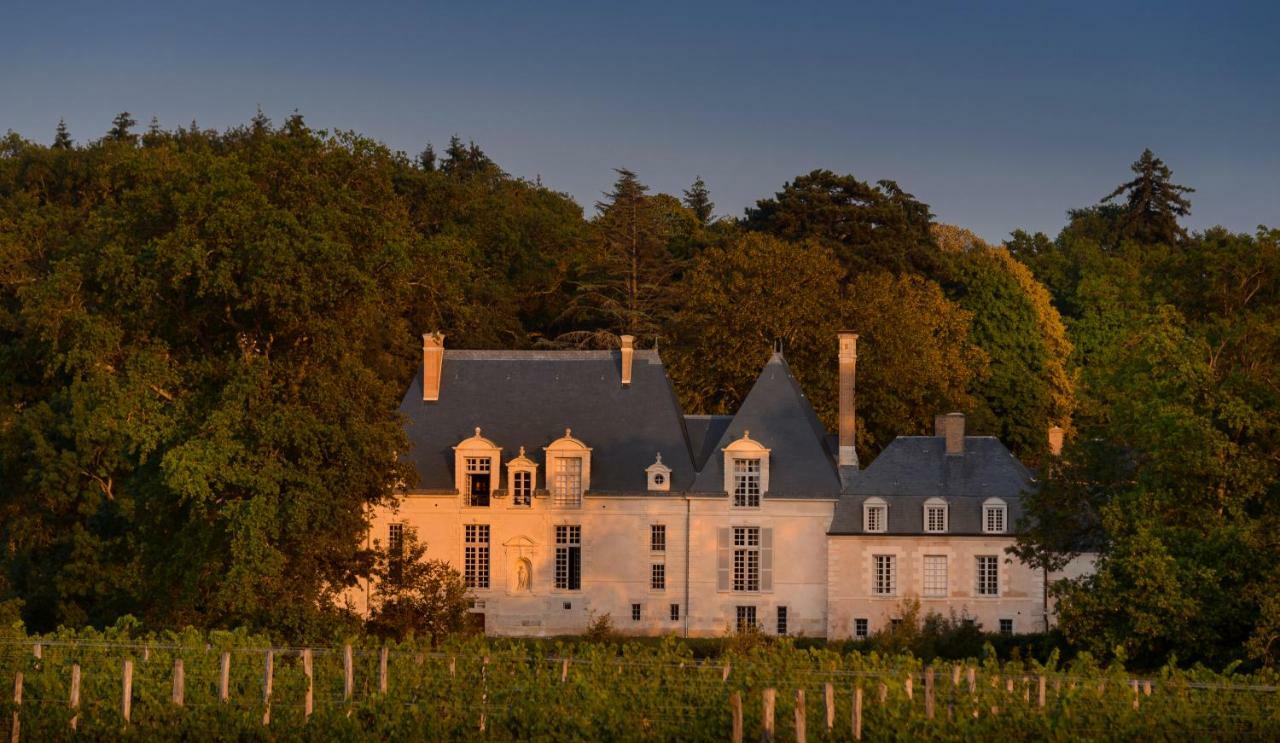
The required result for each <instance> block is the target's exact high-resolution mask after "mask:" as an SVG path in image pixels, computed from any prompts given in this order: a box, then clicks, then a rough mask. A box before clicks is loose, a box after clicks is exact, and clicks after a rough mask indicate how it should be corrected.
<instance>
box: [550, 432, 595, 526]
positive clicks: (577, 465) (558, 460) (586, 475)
mask: <svg viewBox="0 0 1280 743" xmlns="http://www.w3.org/2000/svg"><path fill="white" fill-rule="evenodd" d="M546 452H547V481H548V489H549V490H550V491H551V503H552V505H555V506H559V507H562V508H580V507H581V506H582V495H583V493H585V492H586V491H587V490H588V489H589V488H590V487H591V449H590V448H588V447H587V445H586V444H584V443H582V442H581V441H579V440H578V439H575V438H574V437H573V431H572V430H570V429H568V428H566V429H565V430H564V436H562V437H561V438H558V439H556V440H555V441H553V442H551V444H550V445H549V446H547V448H546Z"/></svg>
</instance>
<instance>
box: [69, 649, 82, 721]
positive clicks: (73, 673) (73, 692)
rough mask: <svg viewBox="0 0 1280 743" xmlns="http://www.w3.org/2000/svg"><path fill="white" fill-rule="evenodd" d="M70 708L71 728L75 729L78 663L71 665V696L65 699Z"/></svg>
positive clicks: (78, 701) (77, 705)
mask: <svg viewBox="0 0 1280 743" xmlns="http://www.w3.org/2000/svg"><path fill="white" fill-rule="evenodd" d="M67 706H68V707H70V708H71V729H72V730H75V729H76V726H77V725H78V724H79V722H80V664H79V663H73V664H72V665H71V697H70V699H68V700H67Z"/></svg>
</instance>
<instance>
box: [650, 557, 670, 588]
mask: <svg viewBox="0 0 1280 743" xmlns="http://www.w3.org/2000/svg"><path fill="white" fill-rule="evenodd" d="M649 588H650V589H652V590H654V591H665V590H667V566H666V565H664V564H662V563H660V562H655V563H654V564H652V565H650V566H649Z"/></svg>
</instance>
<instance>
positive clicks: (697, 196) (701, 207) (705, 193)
mask: <svg viewBox="0 0 1280 743" xmlns="http://www.w3.org/2000/svg"><path fill="white" fill-rule="evenodd" d="M682 201H683V202H684V205H685V208H687V209H688V210H689V211H691V212H693V216H694V217H696V218H697V220H698V223H699V224H701V225H702V226H703V227H705V226H707V225H708V224H710V223H711V220H712V218H713V217H714V216H715V210H716V205H715V203H713V202H712V201H711V191H709V190H708V189H707V184H706V183H704V182H703V181H702V176H698V177H696V178H694V179H693V185H692V186H689V188H687V189H686V190H685V191H684V199H683V200H682Z"/></svg>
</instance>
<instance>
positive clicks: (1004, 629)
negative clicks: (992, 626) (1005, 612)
mask: <svg viewBox="0 0 1280 743" xmlns="http://www.w3.org/2000/svg"><path fill="white" fill-rule="evenodd" d="M1000 634H1002V635H1012V634H1013V620H1012V619H1001V620H1000Z"/></svg>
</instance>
